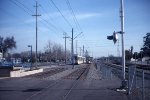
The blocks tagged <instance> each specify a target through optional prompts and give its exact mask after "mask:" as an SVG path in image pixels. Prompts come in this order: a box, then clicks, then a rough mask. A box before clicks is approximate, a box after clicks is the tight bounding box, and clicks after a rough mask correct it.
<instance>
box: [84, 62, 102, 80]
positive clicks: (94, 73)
mask: <svg viewBox="0 0 150 100" xmlns="http://www.w3.org/2000/svg"><path fill="white" fill-rule="evenodd" d="M100 79H101V73H100V71H99V70H97V69H96V68H95V67H94V65H93V64H92V65H91V66H90V69H89V72H88V74H87V77H86V80H100Z"/></svg>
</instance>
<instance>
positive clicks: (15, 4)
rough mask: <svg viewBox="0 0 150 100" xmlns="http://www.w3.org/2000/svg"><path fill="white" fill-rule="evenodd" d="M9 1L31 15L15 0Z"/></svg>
mask: <svg viewBox="0 0 150 100" xmlns="http://www.w3.org/2000/svg"><path fill="white" fill-rule="evenodd" d="M9 1H10V2H11V3H13V4H15V5H16V6H18V7H19V8H21V9H22V10H23V11H25V12H26V13H27V14H29V15H31V13H29V12H28V11H26V10H25V8H24V7H22V6H20V5H18V4H17V3H16V2H15V1H13V0H9Z"/></svg>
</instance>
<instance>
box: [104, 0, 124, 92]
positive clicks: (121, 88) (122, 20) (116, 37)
mask: <svg viewBox="0 0 150 100" xmlns="http://www.w3.org/2000/svg"><path fill="white" fill-rule="evenodd" d="M123 3H124V2H123V0H120V4H121V10H120V18H121V31H119V32H115V31H114V33H113V35H111V36H107V39H109V40H113V41H114V43H116V41H117V39H118V36H117V34H118V33H120V34H121V40H122V41H121V42H122V85H121V87H120V88H119V89H117V91H126V90H125V89H126V88H127V81H126V79H125V49H124V33H125V32H124V4H123Z"/></svg>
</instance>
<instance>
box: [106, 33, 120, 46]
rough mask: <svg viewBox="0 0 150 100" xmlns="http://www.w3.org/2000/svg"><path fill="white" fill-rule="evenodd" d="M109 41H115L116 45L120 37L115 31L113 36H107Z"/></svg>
mask: <svg viewBox="0 0 150 100" xmlns="http://www.w3.org/2000/svg"><path fill="white" fill-rule="evenodd" d="M107 39H108V40H113V41H114V44H115V43H116V42H117V40H118V35H117V33H116V32H115V31H114V32H113V35H111V36H107Z"/></svg>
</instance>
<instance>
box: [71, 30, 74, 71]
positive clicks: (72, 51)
mask: <svg viewBox="0 0 150 100" xmlns="http://www.w3.org/2000/svg"><path fill="white" fill-rule="evenodd" d="M71 40H72V42H71V43H72V45H71V47H72V48H71V54H72V57H71V59H72V68H73V69H74V50H73V40H74V37H73V28H72V38H71Z"/></svg>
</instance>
